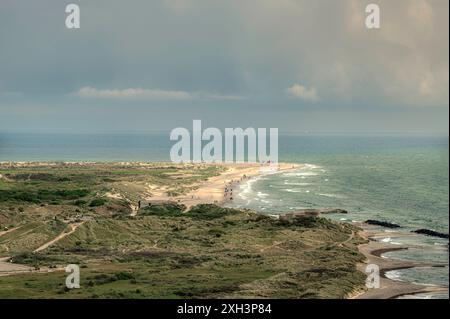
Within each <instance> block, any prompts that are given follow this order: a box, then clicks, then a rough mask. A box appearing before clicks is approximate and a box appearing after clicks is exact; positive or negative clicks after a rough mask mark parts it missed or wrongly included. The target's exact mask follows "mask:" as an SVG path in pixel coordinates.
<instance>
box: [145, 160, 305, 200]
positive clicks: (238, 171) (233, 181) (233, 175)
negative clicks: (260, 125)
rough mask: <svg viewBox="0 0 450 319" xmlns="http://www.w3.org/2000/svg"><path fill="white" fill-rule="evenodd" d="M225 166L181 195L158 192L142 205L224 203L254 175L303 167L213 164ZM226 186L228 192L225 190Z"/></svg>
mask: <svg viewBox="0 0 450 319" xmlns="http://www.w3.org/2000/svg"><path fill="white" fill-rule="evenodd" d="M211 165H216V166H217V165H220V166H223V167H225V169H226V170H225V171H224V172H222V173H221V174H220V175H218V176H213V177H210V178H208V179H207V180H206V181H202V182H200V183H197V184H196V185H194V186H195V188H196V189H194V190H193V191H190V192H188V193H187V194H183V195H179V196H169V195H167V193H166V192H160V193H156V194H155V195H154V196H151V197H146V198H144V199H143V200H142V201H141V206H142V205H148V204H151V203H152V202H157V203H160V202H164V201H173V202H177V203H180V204H183V205H185V206H186V208H187V209H189V208H190V207H192V206H195V205H198V204H223V203H224V202H226V201H229V200H232V192H231V193H230V190H231V191H232V190H233V188H236V187H237V186H238V185H239V183H241V182H243V181H245V180H247V179H249V178H253V177H257V176H260V175H263V174H270V173H276V172H281V171H287V170H294V169H298V168H301V167H302V165H301V164H290V163H279V164H278V168H277V170H275V171H274V170H270V168H271V166H264V165H261V164H259V163H243V164H211ZM225 188H227V189H228V192H227V193H226V192H225Z"/></svg>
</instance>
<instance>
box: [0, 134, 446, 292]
mask: <svg viewBox="0 0 450 319" xmlns="http://www.w3.org/2000/svg"><path fill="white" fill-rule="evenodd" d="M173 143H174V142H173V141H170V140H169V134H168V133H161V132H158V133H153V132H152V133H142V132H127V133H58V134H55V133H25V132H21V133H17V132H0V162H2V161H150V162H159V161H169V160H170V156H169V154H170V153H169V152H170V148H171V146H172V145H173ZM279 161H280V162H290V163H302V164H305V165H303V166H302V167H301V168H299V169H297V170H295V171H289V172H279V173H275V174H266V175H262V176H260V177H257V178H254V179H251V180H249V181H247V182H245V183H243V184H241V185H240V186H239V188H240V189H239V192H238V196H235V198H234V200H233V202H232V203H230V204H229V205H230V206H232V207H240V208H249V209H253V210H257V211H259V212H261V213H263V214H280V213H283V212H289V211H295V210H298V209H301V208H325V207H330V208H342V209H345V210H347V211H348V212H349V213H348V214H346V215H327V216H328V217H329V218H332V219H335V220H341V221H348V222H351V221H364V220H367V219H377V220H384V221H388V222H391V223H396V224H399V225H401V226H402V228H401V231H402V232H404V233H405V236H397V235H395V236H390V235H389V230H387V229H386V230H385V233H386V237H384V238H382V239H380V240H383V241H384V242H389V243H391V244H392V245H401V244H409V245H411V246H413V247H414V248H413V249H408V250H405V251H395V252H389V253H386V254H384V255H383V257H385V258H394V259H401V260H414V261H427V262H436V263H440V264H446V265H447V266H445V267H420V268H411V269H404V270H395V271H389V272H387V273H386V276H388V277H389V278H391V279H393V280H400V281H405V282H414V283H417V284H423V285H436V286H445V287H448V284H449V269H448V257H449V256H448V240H447V239H440V238H436V237H428V236H423V235H417V236H410V232H411V231H412V230H415V229H419V228H427V229H432V230H436V231H439V232H444V233H448V231H449V139H448V135H446V136H434V135H419V134H367V133H365V134H311V133H309V134H307V133H304V134H281V135H280V136H279ZM448 297H449V295H448V292H447V293H434V294H417V295H411V296H402V298H448Z"/></svg>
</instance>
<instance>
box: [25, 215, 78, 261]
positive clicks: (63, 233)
mask: <svg viewBox="0 0 450 319" xmlns="http://www.w3.org/2000/svg"><path fill="white" fill-rule="evenodd" d="M83 224H84V221H82V222H80V223H75V224H70V225H69V227H70V231H68V232H66V231H65V230H64V231H63V232H62V233H61V234H59V235H58V236H56V237H55V238H54V239H52V240H50V241H49V242H47V243H45V244H43V245H42V246H40V247H38V248H36V249H35V250H34V251H33V252H35V253H37V252H40V251H42V250H44V249H47V248H48V247H49V246H51V245H53V244H54V243H56V242H58V241H60V240H61V239H63V238H64V237H66V236H69V235H70V234H72V233H73V232H75V230H77V228H78V227H79V226H81V225H83Z"/></svg>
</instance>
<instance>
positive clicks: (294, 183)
mask: <svg viewBox="0 0 450 319" xmlns="http://www.w3.org/2000/svg"><path fill="white" fill-rule="evenodd" d="M283 184H284V185H292V186H308V185H311V183H301V182H289V181H284V183H283Z"/></svg>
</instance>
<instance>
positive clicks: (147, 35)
mask: <svg viewBox="0 0 450 319" xmlns="http://www.w3.org/2000/svg"><path fill="white" fill-rule="evenodd" d="M69 3H75V4H77V5H79V7H80V12H81V21H80V22H81V25H80V26H81V27H80V28H79V29H67V28H66V26H65V20H66V16H67V14H66V13H65V7H66V5H67V4H69ZM369 3H376V4H378V5H379V7H380V10H381V21H380V22H381V27H380V29H367V28H366V26H365V18H366V13H365V8H366V5H367V4H369ZM448 12H449V2H448V0H396V1H390V0H371V1H365V0H314V1H312V0H309V1H307V0H239V1H238V0H209V1H201V0H197V1H196V0H152V1H144V0H130V1H120V0H96V1H89V0H73V1H70V2H69V1H60V0H39V1H25V0H1V2H0V131H36V132H40V131H46V132H63V131H64V132H65V131H70V132H78V131H80V132H89V131H108V132H109V131H114V132H122V131H166V130H171V129H173V128H175V127H187V128H189V127H192V120H194V119H200V120H202V124H203V125H204V126H205V127H209V126H214V127H219V128H225V127H244V128H245V127H255V128H256V127H267V128H268V127H277V128H279V130H280V131H281V132H356V133H357V132H381V133H386V132H417V133H439V134H446V135H448V113H449V112H448V110H449V88H448V86H449V40H448V39H449V16H448V14H449V13H448Z"/></svg>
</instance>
